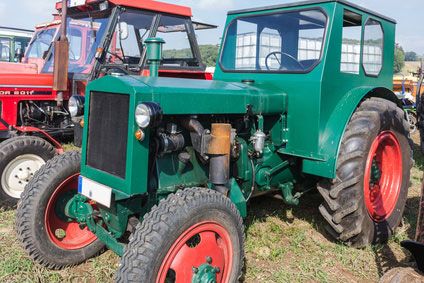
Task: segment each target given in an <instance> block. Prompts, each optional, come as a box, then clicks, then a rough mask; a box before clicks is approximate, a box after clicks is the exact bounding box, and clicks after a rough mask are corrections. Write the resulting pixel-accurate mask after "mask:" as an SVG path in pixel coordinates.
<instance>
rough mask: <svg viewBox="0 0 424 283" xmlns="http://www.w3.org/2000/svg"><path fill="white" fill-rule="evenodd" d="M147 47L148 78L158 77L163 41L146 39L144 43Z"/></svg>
mask: <svg viewBox="0 0 424 283" xmlns="http://www.w3.org/2000/svg"><path fill="white" fill-rule="evenodd" d="M144 42H145V44H146V47H147V63H148V64H149V67H150V76H151V77H158V76H159V66H160V61H161V60H162V46H163V44H165V40H163V39H162V38H148V39H146V40H145V41H144Z"/></svg>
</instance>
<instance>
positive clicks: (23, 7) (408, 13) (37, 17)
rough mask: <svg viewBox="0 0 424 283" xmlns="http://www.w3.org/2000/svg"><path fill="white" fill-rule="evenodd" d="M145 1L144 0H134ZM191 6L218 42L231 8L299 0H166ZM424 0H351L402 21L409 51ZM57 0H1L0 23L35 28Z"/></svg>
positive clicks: (421, 49) (419, 44) (421, 46)
mask: <svg viewBox="0 0 424 283" xmlns="http://www.w3.org/2000/svg"><path fill="white" fill-rule="evenodd" d="M134 1H142V0H134ZM162 1H163V2H169V3H174V4H181V5H186V6H191V7H192V8H193V14H194V18H195V19H197V20H202V21H204V22H208V23H211V24H215V25H218V26H219V28H218V29H217V30H214V31H203V32H199V34H198V37H199V42H200V44H217V43H219V39H220V37H221V34H222V28H223V26H224V24H225V17H226V13H227V11H229V10H234V9H241V8H251V7H260V6H267V5H275V4H283V3H291V2H296V1H298V0H256V1H248V0H174V1H171V0H162ZM422 1H423V0H403V1H399V0H351V2H353V3H355V4H359V5H361V6H363V7H366V8H368V9H371V10H374V11H376V12H379V13H381V14H383V15H386V16H389V17H391V18H394V19H396V20H397V22H398V26H397V35H396V42H398V43H400V45H401V46H403V48H404V49H405V50H406V51H415V52H417V53H418V54H424V23H423V22H422V21H421V18H422V13H423V12H422V3H423V2H422ZM55 2H56V1H55V0H1V1H0V26H13V27H19V28H33V27H34V26H35V25H36V24H38V23H43V22H47V21H50V20H51V14H52V12H53V11H54V4H55Z"/></svg>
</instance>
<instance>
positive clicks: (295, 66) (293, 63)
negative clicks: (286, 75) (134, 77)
mask: <svg viewBox="0 0 424 283" xmlns="http://www.w3.org/2000/svg"><path fill="white" fill-rule="evenodd" d="M278 55H281V56H280V58H278ZM283 57H286V58H287V59H289V60H288V62H284V64H283ZM271 58H275V60H277V62H278V64H280V67H279V68H278V70H285V71H286V70H304V69H305V67H304V66H303V65H302V63H300V62H299V60H297V59H296V58H294V57H293V56H292V55H290V54H288V53H285V52H280V51H275V52H271V53H269V54H268V55H267V56H266V59H265V66H266V68H267V69H268V71H272V70H273V69H272V68H271V67H270V64H269V63H270V59H271Z"/></svg>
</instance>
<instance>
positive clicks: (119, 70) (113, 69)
mask: <svg viewBox="0 0 424 283" xmlns="http://www.w3.org/2000/svg"><path fill="white" fill-rule="evenodd" d="M103 69H104V73H105V74H107V75H113V74H120V75H123V76H126V75H131V73H130V71H128V70H127V69H126V67H125V66H120V65H116V66H115V65H105V66H103Z"/></svg>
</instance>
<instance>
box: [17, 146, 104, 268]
mask: <svg viewBox="0 0 424 283" xmlns="http://www.w3.org/2000/svg"><path fill="white" fill-rule="evenodd" d="M80 161H81V157H80V154H79V153H78V152H67V153H64V154H63V155H59V156H57V157H55V158H53V159H52V160H50V161H48V162H47V163H46V164H45V165H44V166H43V167H41V169H40V170H39V171H38V172H37V173H36V174H35V176H34V178H33V179H32V180H30V182H29V183H28V185H27V187H26V189H25V191H24V193H23V194H22V199H21V201H20V202H19V205H18V210H17V215H16V230H17V234H18V239H19V241H20V242H21V245H22V247H23V248H24V249H25V251H26V252H27V254H28V255H29V256H30V257H31V258H32V259H33V260H34V261H35V262H37V263H38V264H40V265H42V266H44V267H46V268H49V269H61V268H65V267H69V266H74V265H76V264H79V263H82V262H84V261H85V260H87V259H89V258H91V257H93V256H95V255H96V254H98V253H99V252H100V251H101V250H102V249H103V247H104V244H103V243H102V242H101V241H99V240H98V239H97V237H96V236H95V235H94V234H92V233H91V232H90V231H89V230H88V228H87V227H80V225H79V223H77V222H76V221H73V220H71V219H67V218H66V216H65V213H64V207H65V204H66V202H65V201H64V200H69V199H70V198H72V196H73V195H75V194H77V193H78V176H79V171H80Z"/></svg>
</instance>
